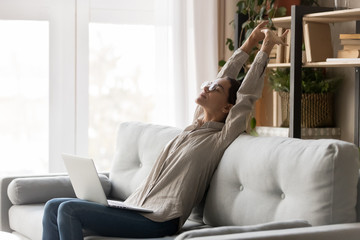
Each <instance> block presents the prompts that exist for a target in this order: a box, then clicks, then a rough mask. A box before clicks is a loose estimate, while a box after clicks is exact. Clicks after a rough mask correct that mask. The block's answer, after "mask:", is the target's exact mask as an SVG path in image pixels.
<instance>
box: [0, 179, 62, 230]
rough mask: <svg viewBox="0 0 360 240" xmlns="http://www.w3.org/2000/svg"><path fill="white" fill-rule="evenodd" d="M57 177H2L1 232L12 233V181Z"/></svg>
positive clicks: (0, 202) (0, 197)
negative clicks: (10, 192) (10, 210)
mask: <svg viewBox="0 0 360 240" xmlns="http://www.w3.org/2000/svg"><path fill="white" fill-rule="evenodd" d="M49 176H55V175H38V176H6V177H0V194H1V196H0V231H5V232H11V229H10V226H9V209H10V207H11V206H12V205H13V204H12V202H11V201H10V199H9V196H8V194H7V190H8V186H9V184H10V183H11V182H12V180H14V179H17V178H32V177H49Z"/></svg>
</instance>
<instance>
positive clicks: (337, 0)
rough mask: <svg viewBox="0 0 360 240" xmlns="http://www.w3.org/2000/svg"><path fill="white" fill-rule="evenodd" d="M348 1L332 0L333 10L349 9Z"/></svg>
mask: <svg viewBox="0 0 360 240" xmlns="http://www.w3.org/2000/svg"><path fill="white" fill-rule="evenodd" d="M349 3H350V0H334V7H335V10H343V9H348V8H349Z"/></svg>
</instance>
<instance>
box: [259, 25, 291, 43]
mask: <svg viewBox="0 0 360 240" xmlns="http://www.w3.org/2000/svg"><path fill="white" fill-rule="evenodd" d="M261 32H263V33H264V34H265V36H266V37H265V38H267V39H268V41H270V42H272V43H274V44H282V45H285V46H287V44H286V43H285V42H284V40H283V37H285V36H286V34H287V33H288V31H285V32H284V34H282V35H281V37H279V36H277V35H276V34H275V33H274V32H273V31H271V30H270V29H262V30H261Z"/></svg>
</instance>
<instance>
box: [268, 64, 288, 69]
mask: <svg viewBox="0 0 360 240" xmlns="http://www.w3.org/2000/svg"><path fill="white" fill-rule="evenodd" d="M267 67H268V68H287V67H290V63H269V64H268V65H267Z"/></svg>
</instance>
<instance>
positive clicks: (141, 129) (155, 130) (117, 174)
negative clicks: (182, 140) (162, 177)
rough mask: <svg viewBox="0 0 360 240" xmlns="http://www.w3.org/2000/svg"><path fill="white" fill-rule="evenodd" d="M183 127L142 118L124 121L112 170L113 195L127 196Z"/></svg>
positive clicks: (123, 197)
mask: <svg viewBox="0 0 360 240" xmlns="http://www.w3.org/2000/svg"><path fill="white" fill-rule="evenodd" d="M180 132H181V130H180V129H177V128H174V127H168V126H159V125H153V124H146V123H139V122H125V123H121V124H120V125H119V127H118V130H117V139H116V146H115V155H114V158H113V161H112V167H111V170H110V176H109V177H110V181H111V183H112V191H111V196H112V197H114V198H116V199H122V200H125V199H126V198H127V197H128V196H129V195H130V194H131V193H132V192H134V191H135V189H136V188H137V187H138V186H139V185H140V184H141V182H142V181H143V180H144V179H145V178H146V177H147V175H148V174H149V172H150V170H151V167H152V166H153V164H154V162H155V161H156V159H157V157H158V156H159V155H160V152H161V150H162V149H163V148H164V147H165V146H166V144H167V143H168V142H169V141H170V140H171V139H173V138H174V137H175V136H177V135H178V134H179V133H180Z"/></svg>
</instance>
